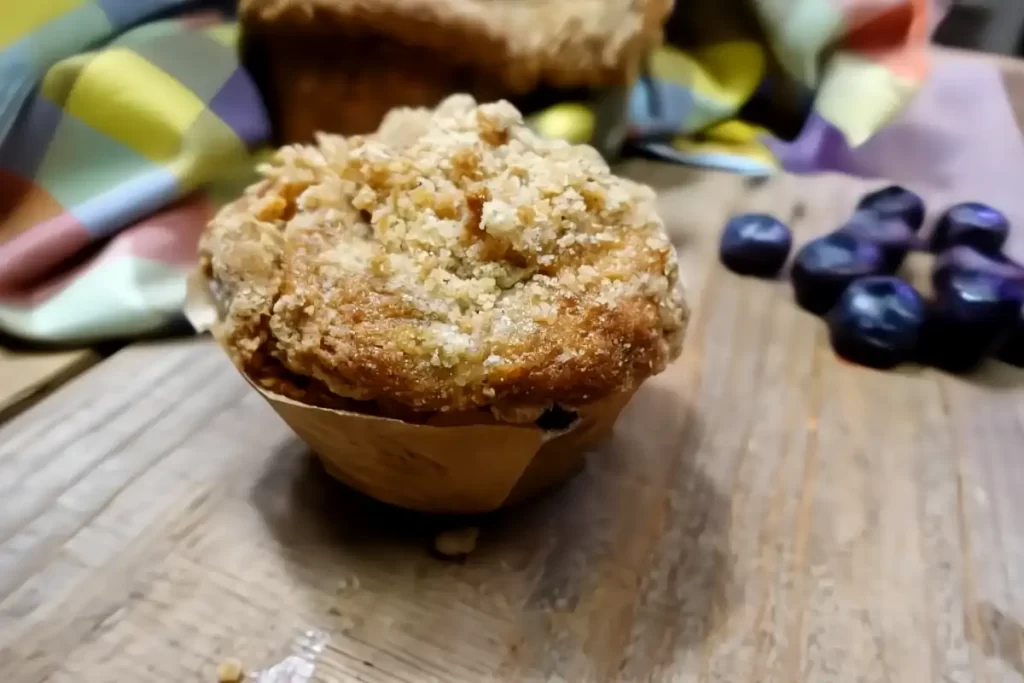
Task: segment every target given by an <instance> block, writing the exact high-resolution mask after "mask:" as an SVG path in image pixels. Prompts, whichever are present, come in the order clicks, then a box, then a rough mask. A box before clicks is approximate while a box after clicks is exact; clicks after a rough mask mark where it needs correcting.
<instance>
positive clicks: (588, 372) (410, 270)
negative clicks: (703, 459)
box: [200, 96, 687, 422]
mask: <svg viewBox="0 0 1024 683" xmlns="http://www.w3.org/2000/svg"><path fill="white" fill-rule="evenodd" d="M261 172H262V173H263V175H264V178H265V179H264V180H263V181H261V182H260V183H258V184H256V185H254V186H253V187H251V188H250V189H249V190H248V191H247V193H246V195H245V196H243V197H242V198H241V199H239V200H238V201H237V202H235V203H233V204H231V205H229V206H227V207H225V208H224V209H223V210H222V211H221V212H220V213H219V214H218V215H217V217H216V218H215V219H214V220H213V221H212V222H211V223H210V226H209V227H208V229H207V231H206V233H205V234H204V236H203V240H202V243H201V245H200V250H201V261H202V264H203V267H204V268H205V269H206V272H207V274H208V276H209V277H210V278H211V280H212V281H213V282H214V283H215V288H216V289H215V294H216V295H217V296H218V297H219V298H220V300H221V301H222V303H223V307H224V321H223V324H222V325H221V326H220V328H219V329H218V330H217V334H218V337H219V338H220V339H221V341H222V343H223V344H224V345H225V346H226V348H227V349H228V350H229V353H230V354H231V356H232V358H233V359H234V361H235V362H236V363H237V364H238V365H239V367H240V368H241V369H242V370H243V371H245V372H246V373H247V374H249V376H250V377H253V378H254V379H256V381H259V382H261V383H262V384H263V385H264V386H267V387H268V388H271V389H272V390H274V391H278V392H279V393H286V395H290V396H292V397H293V398H299V399H300V400H309V402H314V403H318V404H323V401H324V393H325V389H326V391H327V393H333V394H334V395H336V396H338V397H343V398H344V399H349V400H356V401H375V402H377V403H378V404H379V405H390V406H392V408H394V409H396V410H397V411H398V412H401V411H402V410H412V411H417V412H457V413H462V412H472V411H476V410H479V409H481V408H488V409H490V410H491V411H492V412H493V413H494V414H495V415H496V416H498V417H499V418H500V419H502V420H505V421H513V422H519V421H530V420H534V419H536V418H537V416H538V415H539V414H540V413H541V412H543V410H545V409H546V408H548V407H550V406H551V405H553V404H555V403H557V404H560V405H563V406H567V407H576V406H581V405H585V404H588V403H590V402H592V401H595V400H598V399H600V398H604V397H606V396H608V395H610V394H612V393H615V392H619V391H629V390H632V389H633V388H635V386H636V385H637V384H638V383H639V382H640V381H642V380H644V379H646V378H647V377H649V376H651V375H653V374H655V373H657V372H660V371H661V370H662V369H664V367H665V365H666V364H667V363H668V362H669V361H670V360H672V359H673V358H675V357H676V356H677V355H678V354H679V351H680V348H681V344H682V336H683V332H684V329H685V323H686V319H687V309H686V307H685V304H684V302H683V299H682V292H681V289H680V288H679V282H678V266H677V262H676V256H675V251H674V250H673V248H672V246H671V244H670V242H669V240H668V239H667V237H666V235H665V232H664V228H663V225H662V223H661V220H660V219H659V218H658V216H657V215H656V213H655V211H654V194H653V192H652V191H651V190H650V188H647V187H645V186H642V185H638V184H636V183H633V182H630V181H628V180H623V179H620V178H617V177H615V176H613V175H612V174H611V172H610V171H609V169H608V166H607V164H605V162H604V161H603V160H601V158H600V157H599V156H598V155H597V154H596V152H594V150H593V149H591V148H589V147H585V146H576V147H573V146H569V145H567V144H566V143H564V142H561V141H548V140H543V139H541V138H538V137H537V136H536V135H535V134H533V133H532V132H531V131H530V130H529V129H528V128H526V127H525V126H524V125H523V124H522V119H521V116H520V114H519V112H518V111H516V110H515V108H514V107H512V106H511V105H510V104H508V103H507V102H498V103H495V104H487V105H481V106H476V104H475V102H473V101H472V99H471V98H469V97H466V96H455V97H452V98H450V99H449V100H446V101H445V102H444V103H442V105H441V106H440V107H439V108H438V110H437V111H436V112H433V113H432V112H429V111H427V110H396V111H395V112H392V113H391V114H389V115H388V116H387V117H386V118H385V120H384V121H383V122H382V124H381V127H380V129H379V131H378V132H377V134H376V135H374V136H371V137H365V138H364V137H351V138H342V137H338V136H322V137H321V139H320V141H319V144H318V145H317V146H315V147H314V146H309V147H302V146H294V147H285V148H282V149H281V150H280V151H279V152H278V155H277V157H276V160H275V162H274V163H273V164H271V165H268V166H266V167H264V168H261ZM296 378H302V379H299V380H298V381H297V380H296ZM304 391H311V392H312V391H315V392H317V397H316V398H314V397H313V396H312V395H311V396H309V397H303V396H302V393H303V392H304Z"/></svg>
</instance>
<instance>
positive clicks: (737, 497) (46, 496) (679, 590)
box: [0, 162, 1024, 683]
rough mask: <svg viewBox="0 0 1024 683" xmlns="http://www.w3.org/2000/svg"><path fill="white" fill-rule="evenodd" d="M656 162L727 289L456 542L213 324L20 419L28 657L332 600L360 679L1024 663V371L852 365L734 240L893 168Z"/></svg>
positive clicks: (192, 653) (958, 670) (743, 676)
mask: <svg viewBox="0 0 1024 683" xmlns="http://www.w3.org/2000/svg"><path fill="white" fill-rule="evenodd" d="M624 170H625V172H626V173H628V174H630V175H632V176H634V177H636V178H639V179H641V180H645V181H647V182H651V183H652V184H654V185H656V186H657V187H658V189H659V192H660V195H661V198H662V199H661V201H662V202H663V214H664V215H665V216H666V218H667V220H668V223H669V227H670V229H671V231H672V233H673V235H674V236H676V237H677V238H678V245H679V248H680V253H681V259H682V266H683V272H684V273H685V277H686V280H687V283H688V285H689V288H690V297H691V300H692V301H693V302H694V307H695V310H696V318H695V320H694V321H693V327H692V329H691V331H690V334H689V337H688V343H687V348H686V351H685V353H684V356H683V358H682V359H681V360H680V362H679V363H677V364H676V365H674V366H673V367H672V368H671V369H670V370H669V371H668V372H666V373H665V374H664V375H662V376H660V377H658V378H657V379H655V380H653V381H652V382H650V383H649V384H648V385H646V386H645V387H644V389H643V390H642V391H641V392H640V393H639V394H638V396H637V398H636V399H635V401H634V403H633V404H632V405H631V406H630V407H629V408H628V409H627V412H626V414H625V415H624V417H623V419H622V420H621V422H620V424H619V426H618V428H617V430H616V433H615V435H614V436H613V438H612V439H611V440H610V441H609V442H607V443H606V444H604V445H603V446H602V447H601V448H599V449H597V450H596V451H595V452H594V453H592V455H591V457H590V459H589V463H588V468H587V470H586V471H585V472H584V473H583V474H581V475H580V476H579V477H577V478H575V479H574V480H573V481H571V482H570V483H569V484H568V485H567V486H565V487H563V488H562V489H560V490H559V491H557V492H555V493H553V494H552V495H551V496H549V497H548V498H546V499H544V500H542V501H538V502H536V503H534V504H532V505H527V506H524V507H522V508H519V509H515V510H510V511H507V512H505V513H502V514H498V515H494V516H490V517H486V518H482V519H480V520H477V523H479V524H480V525H481V527H482V531H481V539H480V544H479V546H478V549H477V551H476V552H475V553H474V554H473V555H471V556H470V557H469V559H468V560H467V561H466V562H465V563H462V564H458V563H456V564H452V563H446V562H443V561H441V560H438V559H437V558H435V557H433V556H432V555H431V553H430V552H429V546H430V542H431V539H432V537H433V535H434V533H435V532H436V531H437V530H439V529H441V528H445V525H447V524H450V523H451V522H450V521H449V520H444V519H435V518H425V517H420V516H416V515H412V514H408V513H403V512H400V511H395V510H391V509H387V508H384V507H383V506H380V505H377V504H374V503H371V502H369V501H366V500H365V499H362V498H360V497H358V496H356V495H354V494H352V493H351V492H349V491H347V490H345V489H343V488H342V487H340V486H338V485H336V484H334V483H333V482H332V481H331V480H329V479H328V478H327V477H326V476H325V475H323V473H322V472H321V471H320V470H319V469H318V468H317V467H315V466H314V465H312V464H311V460H310V458H309V457H308V454H307V452H306V450H305V448H304V447H303V446H302V445H301V444H300V443H298V442H297V441H296V440H295V438H294V437H293V436H292V434H291V433H290V432H289V430H288V429H287V428H286V427H285V426H284V425H283V424H282V423H281V422H280V421H279V420H278V419H277V418H276V417H275V415H274V414H273V412H272V411H271V410H270V409H269V408H268V407H267V406H265V405H264V404H263V403H262V402H261V400H260V399H259V398H258V397H257V396H256V395H255V394H254V393H253V392H252V391H251V390H250V389H248V388H247V387H246V385H245V384H244V383H243V382H242V381H241V380H240V379H239V378H238V377H237V375H236V373H235V372H234V370H233V369H232V368H231V367H230V366H229V365H228V363H227V361H226V360H225V359H224V358H223V357H222V354H221V353H220V351H219V350H218V349H217V348H215V347H214V346H213V345H212V344H211V343H209V342H208V341H195V342H191V343H184V342H182V343H163V344H151V345H139V346H135V347H131V348H128V349H126V350H124V351H121V352H120V353H118V354H116V355H115V356H113V357H112V358H111V359H109V360H108V361H106V362H105V363H103V364H102V365H100V366H99V367H97V368H95V369H93V370H91V371H90V372H88V373H87V374H85V375H84V376H82V377H79V378H78V379H76V380H74V381H72V382H71V383H70V384H69V385H67V386H66V387H65V388H64V389H62V390H61V391H60V392H59V393H57V394H56V395H54V396H53V397H51V398H50V399H48V400H47V401H45V402H44V403H42V404H40V405H37V406H35V407H33V408H32V409H30V410H28V411H27V412H25V413H24V414H23V415H21V416H20V417H19V418H18V419H16V420H14V421H11V422H9V423H8V424H6V425H3V426H0V490H2V495H3V499H4V501H5V504H4V505H3V506H0V680H5V681H8V680H9V681H18V683H40V682H43V681H46V682H49V683H70V682H71V681H74V682H75V683H107V682H114V681H118V682H120V681H124V680H134V679H140V678H143V677H145V678H148V679H150V680H160V681H163V680H175V681H185V680H206V679H210V677H211V676H212V675H213V671H214V668H215V666H216V664H217V662H218V661H219V660H220V659H222V658H224V657H227V656H237V657H240V658H242V660H243V661H244V662H246V663H247V664H248V665H250V666H263V665H267V664H270V663H272V662H274V661H276V660H277V659H279V658H280V657H281V656H283V654H284V653H285V652H286V651H287V649H288V644H289V642H290V641H291V640H292V639H294V638H295V637H296V636H298V635H300V634H301V633H303V632H304V631H305V630H306V629H320V630H323V631H325V632H326V633H328V634H329V635H330V642H329V644H328V646H327V648H326V649H325V651H324V652H323V653H322V655H321V656H320V658H319V661H318V665H317V672H316V676H315V678H314V680H316V681H323V682H332V683H333V682H341V681H374V682H385V681H386V682H389V683H390V682H394V681H398V682H410V683H411V682H413V681H424V680H437V681H459V682H461V681H467V682H468V681H485V680H564V681H642V680H651V681H672V680H679V681H688V680H710V681H723V682H725V681H729V682H730V683H735V682H738V681H739V682H743V681H749V682H750V683H762V682H769V681H780V682H782V681H786V682H788V683H792V682H793V681H813V682H814V683H821V682H827V681H849V680H853V679H856V680H861V681H867V682H872V683H873V682H876V681H877V682H882V681H904V680H907V681H936V680H949V681H979V682H980V681H1014V680H1022V679H1024V664H1022V661H1024V655H1022V648H1021V644H1022V633H1024V629H1022V628H1021V626H1020V624H1021V620H1022V619H1024V583H1022V582H1021V580H1020V578H1021V577H1020V576H1019V574H1020V566H1021V561H1022V553H1024V540H1022V539H1024V509H1022V503H1021V502H1020V501H1021V496H1020V495H1019V491H1020V490H1021V486H1022V485H1024V476H1022V468H1024V464H1022V461H1021V457H1020V454H1021V446H1020V444H1021V434H1022V425H1024V422H1022V419H1024V408H1022V406H1024V373H1022V372H1020V371H1015V370H1012V369H1010V368H1006V367H1002V366H998V365H995V364H993V366H992V367H990V368H988V369H987V372H986V373H982V375H981V376H980V377H977V378H974V379H971V380H960V379H953V378H949V377H946V376H943V375H941V374H938V373H934V372H931V371H924V370H908V371H905V372H896V373H881V372H874V371H870V370H866V369H863V368H859V367H854V366H851V365H848V364H846V363H843V362H840V361H838V360H837V359H836V358H835V357H834V356H833V355H832V353H831V352H830V351H829V349H828V345H827V340H826V339H825V335H824V333H823V328H822V324H821V322H820V321H819V320H817V319H815V318H813V317H811V316H809V315H806V314H804V313H802V312H800V311H799V310H798V309H797V308H796V307H795V306H794V305H793V303H792V301H791V294H790V292H789V289H788V287H787V286H786V285H785V283H783V282H777V283H765V282H760V281H752V280H748V279H743V278H739V277H735V276H733V275H731V274H729V273H727V272H725V271H724V270H722V269H721V268H719V267H718V266H717V264H716V263H715V259H714V257H713V253H714V249H715V241H716V237H717V229H716V228H717V226H718V225H720V223H721V221H722V217H723V216H724V215H726V214H727V213H730V212H734V211H740V210H768V211H772V212H775V213H777V214H779V215H782V216H785V217H788V218H792V223H793V225H794V229H795V230H796V231H797V232H798V235H800V236H803V237H806V236H808V235H810V234H813V233H818V232H821V231H823V230H825V229H826V228H827V227H828V226H831V225H834V224H835V223H837V222H838V220H839V218H840V217H841V216H842V215H845V214H846V213H848V211H849V210H850V208H851V207H852V206H853V203H854V202H855V200H856V198H857V196H859V195H860V194H861V193H862V192H863V191H864V190H865V189H866V188H867V187H869V185H870V184H868V183H865V182H861V181H855V180H850V179H848V178H841V177H836V176H828V175H825V176H818V177H811V178H799V179H794V178H788V177H780V178H777V179H774V180H771V181H769V182H768V183H766V184H762V185H758V186H753V185H751V184H749V183H748V182H746V181H744V180H743V179H741V178H737V177H733V176H728V175H722V174H713V173H702V172H698V171H694V170H691V169H685V168H679V167H673V166H664V165H654V164H650V163H646V162H633V163H631V164H628V165H626V166H625V167H624ZM929 199H930V200H936V201H938V200H940V199H941V198H939V197H930V198H929Z"/></svg>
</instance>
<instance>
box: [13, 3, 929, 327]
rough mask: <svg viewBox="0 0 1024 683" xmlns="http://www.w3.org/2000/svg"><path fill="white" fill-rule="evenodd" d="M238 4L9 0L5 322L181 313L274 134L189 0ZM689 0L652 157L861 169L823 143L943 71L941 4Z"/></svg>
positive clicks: (664, 77) (229, 55)
mask: <svg viewBox="0 0 1024 683" xmlns="http://www.w3.org/2000/svg"><path fill="white" fill-rule="evenodd" d="M229 4H233V3H232V2H231V0H221V1H220V2H215V1H214V0H205V2H203V1H202V0H193V1H191V2H187V1H186V0H24V1H18V2H14V1H8V2H0V6H2V7H0V331H2V332H6V333H8V334H13V335H17V336H20V337H24V338H27V339H34V340H45V341H71V340H88V339H96V338H102V337H114V336H126V335H136V334H142V333H146V332H150V331H153V330H156V329H158V328H160V327H161V326H162V325H164V324H166V323H167V322H168V320H170V319H171V318H172V317H173V316H175V315H176V314H177V311H178V310H179V308H180V305H181V302H182V299H183V296H184V289H185V288H184V276H185V272H186V270H187V269H188V268H189V267H190V266H191V264H192V262H193V258H194V252H195V245H196V241H197V239H198V235H199V232H200V231H201V229H202V227H203V225H204V223H205V222H206V220H207V218H208V217H209V216H210V215H211V213H212V211H213V210H214V209H215V207H216V206H217V205H218V203H219V198H220V197H228V196H230V194H231V193H232V192H236V191H237V189H238V187H239V185H240V184H242V183H244V182H245V181H246V180H247V179H248V173H249V169H251V167H252V163H251V153H250V150H252V149H254V148H255V147H257V146H259V145H260V144H261V143H262V142H263V141H265V140H266V139H267V138H268V135H269V129H268V124H267V117H266V113H265V111H264V107H263V104H262V102H261V101H260V98H259V96H258V94H257V91H256V89H255V87H254V85H253V82H252V81H251V79H250V78H249V76H248V75H247V74H246V73H245V71H244V70H243V69H242V68H241V67H240V66H239V64H238V61H237V56H236V51H235V42H236V38H237V36H236V26H235V25H234V24H233V23H230V22H228V21H227V20H226V18H225V15H224V14H218V13H217V12H216V11H207V12H206V13H201V14H195V13H192V14H189V13H187V12H190V11H192V10H195V9H196V8H197V7H199V6H205V9H206V10H212V9H220V10H223V9H224V7H219V8H218V7H217V6H218V5H229ZM676 4H677V8H676V11H675V13H674V14H673V16H672V18H671V21H670V22H669V26H668V39H669V44H668V45H666V47H664V48H663V49H661V50H659V51H657V52H656V53H655V54H653V55H652V56H651V59H650V60H649V68H648V72H647V74H646V75H645V77H644V78H643V79H641V81H640V82H639V83H638V84H637V85H636V87H635V88H634V89H633V90H632V92H631V93H630V94H629V95H628V103H629V119H630V120H629V122H628V123H629V134H630V138H631V139H630V143H629V147H630V148H631V149H633V150H637V151H640V152H643V153H646V154H653V155H656V156H659V157H662V158H667V159H672V160H676V161H680V162H685V163H695V164H701V165H706V166H714V167H721V168H727V169H731V170H736V171H740V172H747V173H768V172H772V171H775V170H777V169H779V168H798V170H800V171H807V172H813V171H815V170H818V168H824V167H829V168H833V169H834V170H845V169H842V168H838V169H837V168H835V167H834V166H828V163H830V162H828V161H827V160H824V159H823V160H822V162H821V163H820V164H818V163H817V162H818V157H817V156H816V152H815V150H817V149H818V148H819V147H820V148H821V149H825V147H822V146H820V145H819V146H815V145H817V144H818V141H820V140H822V139H828V140H832V141H833V142H834V141H835V140H837V139H838V140H842V141H844V144H853V145H857V144H859V143H861V142H863V141H864V140H865V139H867V138H868V137H869V136H871V135H872V133H874V132H875V131H876V130H877V129H878V128H879V126H881V125H882V124H883V123H885V122H886V121H887V120H888V119H889V118H891V117H892V116H893V114H894V113H896V112H897V111H898V110H899V109H900V107H901V105H902V104H903V103H904V102H906V101H907V99H908V98H909V96H910V94H911V93H912V92H913V91H914V89H915V88H916V86H917V85H918V84H919V82H920V80H921V79H922V77H923V75H924V72H925V67H926V65H925V57H924V55H925V52H924V50H925V44H926V40H927V34H928V22H929V19H928V9H929V8H928V0H687V1H682V0H680V2H677V3H676ZM567 107H568V108H567ZM588 117H589V118H588ZM594 118H595V117H594V114H593V113H592V112H591V110H590V109H588V108H587V107H586V106H583V105H575V106H570V105H566V106H556V107H554V108H552V109H550V110H546V111H545V112H542V113H541V114H540V115H538V116H537V117H536V118H535V119H534V122H535V124H536V125H537V127H538V128H540V129H541V130H542V131H546V132H548V133H550V134H552V135H560V136H564V137H567V138H570V139H581V138H582V139H587V138H588V135H590V134H592V132H593V130H594V127H595V125H594ZM805 123H806V124H807V125H805ZM588 131H590V132H589V133H588ZM770 131H771V132H770ZM823 131H824V132H823ZM793 136H796V141H795V142H790V143H783V142H782V138H789V137H793ZM808 136H809V137H808ZM829 136H831V137H829ZM803 138H807V139H808V140H809V142H808V144H809V145H811V148H810V151H808V147H807V145H801V142H800V141H801V139H803ZM832 146H833V147H834V145H832ZM793 159H795V160H797V163H793V162H792V160H793ZM883 172H884V169H883Z"/></svg>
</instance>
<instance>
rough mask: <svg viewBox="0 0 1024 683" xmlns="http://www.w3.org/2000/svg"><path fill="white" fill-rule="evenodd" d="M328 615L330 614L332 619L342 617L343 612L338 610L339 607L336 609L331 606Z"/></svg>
mask: <svg viewBox="0 0 1024 683" xmlns="http://www.w3.org/2000/svg"><path fill="white" fill-rule="evenodd" d="M327 613H328V614H330V615H331V616H332V617H340V616H341V610H340V609H338V608H337V607H335V606H334V605H331V606H330V607H328V608H327Z"/></svg>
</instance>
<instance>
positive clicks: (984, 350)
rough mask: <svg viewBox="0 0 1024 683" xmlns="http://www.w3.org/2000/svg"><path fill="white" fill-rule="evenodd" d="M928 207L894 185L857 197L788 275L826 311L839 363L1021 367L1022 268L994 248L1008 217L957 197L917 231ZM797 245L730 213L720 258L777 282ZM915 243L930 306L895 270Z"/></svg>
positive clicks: (762, 217) (761, 220)
mask: <svg viewBox="0 0 1024 683" xmlns="http://www.w3.org/2000/svg"><path fill="white" fill-rule="evenodd" d="M924 217H925V205H924V202H923V201H922V199H921V198H920V197H919V196H918V195H916V194H914V193H913V192H911V191H909V190H907V189H905V188H903V187H899V186H896V185H894V186H891V187H886V188H884V189H881V190H878V191H877V192H872V193H870V194H867V195H865V196H864V197H863V198H862V199H861V200H860V202H859V203H858V204H857V209H856V211H855V212H854V214H853V216H852V217H851V218H850V219H849V220H848V221H847V222H846V223H845V224H844V225H842V226H841V227H840V228H839V229H838V230H836V231H835V232H833V233H831V234H829V235H825V236H824V237H819V238H817V239H814V240H811V241H810V242H808V243H806V244H805V245H803V246H802V247H801V248H800V250H799V251H797V253H796V256H795V257H794V259H793V264H792V266H791V268H790V277H791V279H792V282H793V292H794V296H795V298H796V301H797V303H798V304H799V305H800V306H801V307H803V308H804V309H806V310H808V311H810V312H811V313H814V314H815V315H819V316H824V317H825V319H826V321H827V323H828V328H829V333H830V338H831V341H832V347H833V349H835V351H836V353H838V354H839V355H840V356H842V357H843V358H846V359H847V360H850V361H852V362H855V363H859V364H862V365H868V366H871V367H876V368H891V367H894V366H896V365H899V364H900V363H904V362H908V361H914V362H921V363H926V364H929V365H932V366H935V367H939V368H942V369H944V370H948V371H951V372H967V371H969V370H971V369H973V368H975V367H976V366H977V365H978V364H979V363H981V361H982V360H984V359H985V358H986V357H989V356H991V355H995V356H997V357H998V358H1000V359H1002V360H1004V361H1006V362H1008V363H1011V364H1013V365H1018V366H1024V266H1022V265H1021V264H1019V263H1016V262H1014V261H1013V260H1011V259H1010V258H1009V257H1008V256H1006V255H1005V254H1003V253H1002V248H1003V245H1004V244H1005V243H1006V239H1007V237H1008V236H1009V233H1010V224H1009V221H1007V219H1006V216H1004V215H1003V214H1002V213H1001V212H999V211H997V210H996V209H994V208H992V207H990V206H987V205H985V204H980V203H977V202H967V203H963V204H956V205H955V206H952V207H950V208H949V209H947V210H946V212H945V213H943V214H942V216H941V217H940V218H939V219H938V221H937V222H936V223H935V226H934V229H933V230H932V233H931V236H930V238H929V239H927V240H925V239H922V238H921V237H920V236H919V234H918V233H919V232H920V230H921V226H922V225H923V224H924ZM792 246H793V235H792V233H791V232H790V230H789V228H788V227H787V226H786V225H785V224H783V223H782V222H781V221H779V220H778V219H777V218H775V217H773V216H769V215H766V214H743V215H740V216H735V217H733V218H732V219H730V220H729V222H728V223H727V224H726V226H725V231H724V232H723V234H722V240H721V245H720V250H719V256H720V258H721V261H722V263H723V264H724V265H725V266H726V267H727V268H729V269H730V270H732V271H734V272H736V273H739V274H741V275H752V276H757V277H766V278H767V277H774V276H775V275H777V274H778V273H779V271H781V270H782V268H783V266H784V265H785V263H786V260H787V259H788V257H789V252H790V250H791V249H792ZM912 250H928V251H931V252H933V253H935V254H936V258H935V259H934V266H933V269H932V284H933V288H934V296H933V297H932V298H931V300H928V301H926V300H925V299H924V297H922V296H921V294H920V293H919V292H918V291H917V290H916V289H914V287H913V286H911V285H910V284H909V283H907V282H906V281H905V280H903V279H901V278H899V277H897V276H896V272H897V271H898V270H899V268H900V266H901V265H902V263H903V260H904V259H905V258H906V256H907V254H908V253H909V252H910V251H912Z"/></svg>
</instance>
